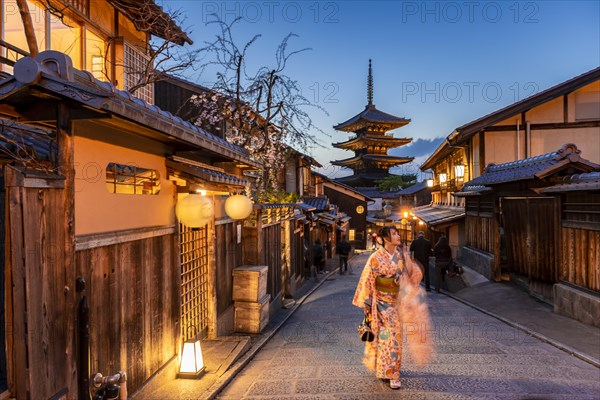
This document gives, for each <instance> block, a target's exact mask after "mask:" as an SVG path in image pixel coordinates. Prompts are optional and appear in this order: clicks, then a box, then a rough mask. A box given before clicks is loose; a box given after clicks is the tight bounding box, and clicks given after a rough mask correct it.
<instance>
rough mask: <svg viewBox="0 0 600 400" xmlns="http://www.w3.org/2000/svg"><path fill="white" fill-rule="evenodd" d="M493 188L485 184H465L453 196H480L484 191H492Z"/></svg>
mask: <svg viewBox="0 0 600 400" xmlns="http://www.w3.org/2000/svg"><path fill="white" fill-rule="evenodd" d="M491 191H492V188H491V187H488V186H483V185H474V186H467V185H465V186H463V188H462V189H461V191H460V192H454V193H452V195H453V196H456V197H469V196H479V195H481V194H482V193H486V192H491Z"/></svg>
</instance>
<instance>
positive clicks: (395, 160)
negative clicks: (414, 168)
mask: <svg viewBox="0 0 600 400" xmlns="http://www.w3.org/2000/svg"><path fill="white" fill-rule="evenodd" d="M412 160H414V157H398V156H388V155H384V154H360V155H358V156H354V157H351V158H346V159H343V160H337V161H332V162H331V164H333V165H339V166H341V167H349V166H351V165H356V164H359V163H362V162H363V161H368V162H378V163H385V164H389V165H390V166H393V165H398V164H406V163H408V162H411V161H412Z"/></svg>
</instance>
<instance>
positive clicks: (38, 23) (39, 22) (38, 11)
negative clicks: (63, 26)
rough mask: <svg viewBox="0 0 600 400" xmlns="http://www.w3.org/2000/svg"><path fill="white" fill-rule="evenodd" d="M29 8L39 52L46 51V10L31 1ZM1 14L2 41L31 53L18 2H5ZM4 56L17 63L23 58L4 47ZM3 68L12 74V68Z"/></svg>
mask: <svg viewBox="0 0 600 400" xmlns="http://www.w3.org/2000/svg"><path fill="white" fill-rule="evenodd" d="M27 6H28V7H29V14H30V15H31V22H32V24H33V29H34V31H35V37H36V39H37V41H38V44H37V45H38V50H40V51H44V50H46V31H45V26H46V23H45V22H46V10H45V9H44V8H41V7H39V6H37V5H35V4H34V3H32V2H30V1H28V2H27ZM0 14H1V15H2V24H1V25H2V39H3V40H4V41H5V42H7V43H9V44H11V45H13V46H15V47H17V48H19V49H23V50H25V51H26V52H29V46H28V45H27V38H26V37H25V28H23V21H22V20H21V14H20V13H19V7H18V6H17V2H16V0H5V1H3V2H2V10H1V12H0ZM2 56H3V57H6V58H7V59H8V60H11V61H17V60H18V59H20V58H22V57H23V55H22V54H19V53H18V52H16V51H13V50H9V49H6V48H4V47H2ZM1 67H2V70H3V71H6V72H9V73H12V66H10V65H4V64H2V65H1Z"/></svg>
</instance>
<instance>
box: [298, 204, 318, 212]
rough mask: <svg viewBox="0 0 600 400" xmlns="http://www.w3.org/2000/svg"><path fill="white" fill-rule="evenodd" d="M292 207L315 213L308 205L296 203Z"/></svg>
mask: <svg viewBox="0 0 600 400" xmlns="http://www.w3.org/2000/svg"><path fill="white" fill-rule="evenodd" d="M294 207H296V208H299V209H300V210H302V211H304V212H307V211H315V210H316V208H315V207H314V206H312V205H310V204H306V203H296V204H294Z"/></svg>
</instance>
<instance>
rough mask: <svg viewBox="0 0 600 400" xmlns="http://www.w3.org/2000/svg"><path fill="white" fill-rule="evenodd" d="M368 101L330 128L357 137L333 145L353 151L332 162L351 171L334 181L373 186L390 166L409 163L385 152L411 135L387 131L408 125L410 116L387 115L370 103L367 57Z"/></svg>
mask: <svg viewBox="0 0 600 400" xmlns="http://www.w3.org/2000/svg"><path fill="white" fill-rule="evenodd" d="M367 100H368V104H367V106H366V107H365V109H364V110H363V111H362V112H361V113H360V114H357V115H356V116H354V117H352V118H350V119H349V120H348V121H346V122H342V123H341V124H339V125H336V126H334V127H333V128H334V129H336V130H338V131H344V132H353V133H355V134H356V136H354V137H351V138H350V139H349V140H347V141H345V142H341V143H333V147H337V148H340V149H344V150H353V151H354V157H351V158H346V159H344V160H337V161H332V162H331V163H332V164H333V165H338V166H340V167H346V168H350V169H352V170H353V171H354V173H353V174H352V175H350V176H345V177H342V178H337V179H336V181H338V182H341V183H345V184H347V185H349V186H352V187H373V186H375V181H378V180H381V179H384V178H386V177H388V176H390V173H389V169H390V168H391V167H394V166H397V165H401V164H405V163H408V162H411V161H412V160H413V159H414V157H396V156H390V155H388V154H387V152H388V150H389V149H393V148H395V147H399V146H403V145H405V144H408V143H410V142H411V141H412V138H395V137H394V136H393V134H390V133H387V132H388V131H390V130H393V129H396V128H400V127H402V126H404V125H407V124H408V123H409V122H410V119H406V118H400V117H396V116H393V115H390V114H386V113H384V112H382V111H379V110H378V109H377V108H375V105H374V104H373V71H372V68H371V60H369V78H368V84H367Z"/></svg>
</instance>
